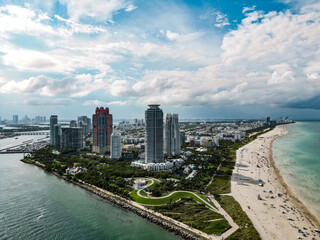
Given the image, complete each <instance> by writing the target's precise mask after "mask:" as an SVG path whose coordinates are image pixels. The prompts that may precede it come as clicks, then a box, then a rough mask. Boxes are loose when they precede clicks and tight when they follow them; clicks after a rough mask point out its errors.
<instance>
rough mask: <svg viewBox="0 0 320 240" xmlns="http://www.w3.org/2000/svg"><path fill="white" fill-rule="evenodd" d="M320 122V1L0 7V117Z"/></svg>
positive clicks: (109, 0)
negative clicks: (98, 114) (103, 110)
mask: <svg viewBox="0 0 320 240" xmlns="http://www.w3.org/2000/svg"><path fill="white" fill-rule="evenodd" d="M150 103H158V104H161V107H162V108H163V110H164V112H176V113H179V116H180V118H184V119H186V118H204V119H207V118H208V119H222V118H263V117H265V116H271V117H280V116H287V115H288V116H289V117H292V118H294V119H320V2H319V1H318V0H211V1H208V0H206V1H201V0H194V1H191V0H188V1H187V0H185V1H182V0H181V1H178V0H175V1H173V0H148V1H145V0H133V1H130V0H95V1H92V0H46V1H42V0H29V1H18V0H10V1H9V0H7V1H6V0H0V116H1V118H2V119H4V118H7V119H12V115H14V114H18V115H19V116H21V117H22V116H24V115H28V116H30V117H33V116H35V115H43V116H49V115H51V114H58V115H59V117H60V118H62V119H75V118H76V117H77V116H80V115H88V116H90V115H92V114H93V113H94V111H95V108H96V107H97V106H99V107H100V106H103V107H109V108H110V112H111V113H112V114H113V117H114V119H123V118H126V119H131V118H143V116H144V110H145V109H146V108H147V106H146V105H147V104H150Z"/></svg>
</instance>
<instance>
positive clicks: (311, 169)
mask: <svg viewBox="0 0 320 240" xmlns="http://www.w3.org/2000/svg"><path fill="white" fill-rule="evenodd" d="M288 128H289V130H290V132H291V133H290V134H289V135H287V136H285V137H282V138H279V139H278V140H276V141H275V142H274V145H273V153H274V160H275V163H276V165H277V167H278V168H279V170H280V172H281V175H282V176H283V177H284V179H285V181H286V182H287V183H288V185H289V186H290V187H291V188H292V190H293V191H294V192H295V193H296V195H297V196H298V197H299V199H300V200H302V202H303V203H304V204H305V205H306V206H307V207H308V208H309V209H310V210H311V212H312V213H313V214H314V215H316V216H317V217H318V218H319V219H320V122H311V121H310V122H298V123H296V124H292V125H290V126H289V127H288Z"/></svg>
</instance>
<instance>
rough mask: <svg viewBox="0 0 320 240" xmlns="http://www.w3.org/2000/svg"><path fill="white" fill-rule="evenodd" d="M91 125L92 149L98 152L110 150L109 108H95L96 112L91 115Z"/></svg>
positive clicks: (110, 121)
mask: <svg viewBox="0 0 320 240" xmlns="http://www.w3.org/2000/svg"><path fill="white" fill-rule="evenodd" d="M92 126H93V135H92V151H93V152H96V153H100V154H104V153H106V152H110V144H111V134H112V114H110V113H109V108H105V109H104V108H103V107H100V108H98V107H97V108H96V113H95V114H93V115H92Z"/></svg>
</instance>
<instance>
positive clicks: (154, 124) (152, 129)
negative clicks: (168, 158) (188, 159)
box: [145, 104, 164, 163]
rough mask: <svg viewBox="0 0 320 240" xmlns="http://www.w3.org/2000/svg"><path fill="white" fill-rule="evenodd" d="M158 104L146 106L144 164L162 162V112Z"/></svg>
mask: <svg viewBox="0 0 320 240" xmlns="http://www.w3.org/2000/svg"><path fill="white" fill-rule="evenodd" d="M159 106H160V105H159V104H150V105H148V107H149V109H147V110H146V111H145V119H146V152H145V153H146V160H145V162H146V163H160V162H163V161H164V159H163V112H162V109H160V108H159Z"/></svg>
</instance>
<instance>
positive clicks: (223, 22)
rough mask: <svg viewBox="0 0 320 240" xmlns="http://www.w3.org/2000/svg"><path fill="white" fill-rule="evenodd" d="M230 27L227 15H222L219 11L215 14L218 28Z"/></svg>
mask: <svg viewBox="0 0 320 240" xmlns="http://www.w3.org/2000/svg"><path fill="white" fill-rule="evenodd" d="M227 25H230V23H229V20H228V17H227V14H223V13H221V12H219V11H217V12H216V24H215V26H216V27H218V28H223V27H224V26H227Z"/></svg>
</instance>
